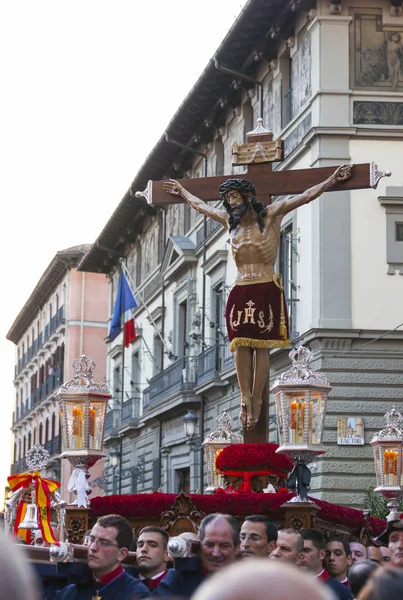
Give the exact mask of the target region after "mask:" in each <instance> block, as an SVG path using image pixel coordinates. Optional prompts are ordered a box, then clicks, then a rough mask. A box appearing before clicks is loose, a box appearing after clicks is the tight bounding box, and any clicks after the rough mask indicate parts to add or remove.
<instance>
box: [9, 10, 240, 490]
mask: <svg viewBox="0 0 403 600" xmlns="http://www.w3.org/2000/svg"><path fill="white" fill-rule="evenodd" d="M245 4H246V0H203V2H200V3H194V2H189V0H170V1H169V0H153V1H152V2H142V1H140V0H0V55H1V57H2V59H1V61H0V86H1V96H0V194H1V206H2V219H1V235H0V243H1V257H2V266H3V268H2V278H3V285H2V294H1V311H0V349H1V355H0V356H1V362H0V365H1V382H2V398H1V401H2V412H1V416H2V418H1V420H0V452H1V460H0V486H1V488H2V486H3V483H4V484H5V483H6V476H7V475H8V473H9V463H10V456H11V450H10V449H11V435H10V434H9V427H10V424H11V419H12V410H13V384H12V381H13V373H14V349H15V347H14V344H12V343H11V342H8V341H6V340H5V335H6V333H7V331H8V330H9V328H10V326H11V325H12V323H13V321H14V319H15V317H16V316H17V314H18V312H19V310H20V309H21V308H22V306H23V305H24V303H25V302H26V300H27V299H28V297H29V295H30V294H31V292H32V291H33V289H34V287H35V286H36V284H37V282H38V280H39V278H40V277H41V275H42V273H43V272H44V270H45V269H46V267H47V266H48V264H49V263H50V261H51V260H52V258H53V257H54V255H55V253H56V252H57V251H58V250H62V249H64V248H68V247H70V246H74V245H76V244H83V243H91V242H93V241H94V239H95V238H96V237H97V236H98V234H99V233H100V232H101V230H102V228H103V227H104V225H105V224H106V222H107V221H108V219H109V217H110V216H111V214H112V212H113V211H114V209H115V208H116V206H117V204H118V203H119V202H120V200H121V199H122V197H123V195H124V194H125V192H126V190H127V188H128V187H129V185H130V183H131V181H132V180H133V178H134V176H135V175H136V172H137V170H138V168H139V167H140V166H141V164H142V163H143V162H144V160H145V158H146V157H147V155H148V153H149V152H150V151H151V149H152V148H153V146H154V145H155V143H156V142H157V140H158V139H159V137H160V135H161V134H162V133H163V131H164V128H165V127H166V125H167V124H168V122H169V120H170V119H171V118H172V116H173V114H174V113H175V111H176V110H177V108H178V107H179V105H180V103H181V102H182V100H183V99H184V98H185V96H186V95H187V93H188V92H189V91H190V89H191V87H192V86H193V84H194V83H195V82H196V80H197V79H198V77H199V76H200V74H201V72H202V71H203V69H204V67H205V66H206V64H207V62H208V60H209V59H210V58H211V57H212V55H213V54H214V52H215V50H216V49H217V48H218V46H219V44H220V42H221V41H222V39H223V38H224V36H225V35H226V33H227V31H228V29H229V28H230V27H231V25H232V24H233V22H234V20H235V18H236V17H237V15H238V14H239V12H240V10H241V9H242V7H243V6H244V5H245ZM1 488H0V491H1Z"/></svg>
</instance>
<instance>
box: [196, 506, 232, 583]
mask: <svg viewBox="0 0 403 600" xmlns="http://www.w3.org/2000/svg"><path fill="white" fill-rule="evenodd" d="M199 536H200V543H201V559H202V563H203V567H204V568H205V570H206V572H207V573H215V571H218V570H219V569H221V568H222V567H226V566H227V565H229V564H231V563H233V562H234V561H235V558H236V555H237V553H238V551H239V525H238V522H237V521H236V519H234V517H232V516H231V515H223V514H220V513H212V514H211V515H207V517H204V519H203V520H202V522H201V524H200V532H199Z"/></svg>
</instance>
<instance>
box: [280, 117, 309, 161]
mask: <svg viewBox="0 0 403 600" xmlns="http://www.w3.org/2000/svg"><path fill="white" fill-rule="evenodd" d="M311 129H312V115H311V113H309V114H307V116H306V117H305V118H304V119H303V120H302V121H301V123H299V124H298V125H297V127H295V128H294V129H293V130H292V132H291V133H290V135H289V136H287V137H286V138H285V140H284V156H285V157H287V156H288V155H289V154H291V152H292V151H293V150H295V148H296V147H297V146H299V144H300V143H301V142H302V140H303V139H304V137H305V136H306V135H307V133H309V131H310V130H311Z"/></svg>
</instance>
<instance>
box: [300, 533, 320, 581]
mask: <svg viewBox="0 0 403 600" xmlns="http://www.w3.org/2000/svg"><path fill="white" fill-rule="evenodd" d="M301 537H302V540H303V543H304V548H303V551H302V556H301V558H300V559H299V561H298V566H299V567H301V568H303V569H307V570H308V571H310V572H311V573H314V574H315V575H319V573H321V572H322V570H323V561H324V559H325V556H326V541H325V538H324V537H323V535H322V534H321V533H319V531H317V530H316V529H302V530H301Z"/></svg>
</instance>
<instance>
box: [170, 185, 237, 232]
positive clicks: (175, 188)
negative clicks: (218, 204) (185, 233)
mask: <svg viewBox="0 0 403 600" xmlns="http://www.w3.org/2000/svg"><path fill="white" fill-rule="evenodd" d="M164 191H165V192H167V194H172V195H173V196H181V197H182V198H183V199H184V200H185V201H186V202H187V203H188V204H189V206H191V207H192V208H194V209H195V210H197V212H199V213H200V214H202V215H206V217H210V219H214V221H218V222H219V223H221V225H223V227H225V228H227V225H228V214H227V212H226V211H225V210H218V209H217V208H214V207H213V206H210V205H209V204H207V203H206V202H204V201H203V200H200V198H198V197H197V196H193V194H191V193H190V192H188V191H187V190H186V189H185V188H184V187H183V185H181V184H180V183H178V182H177V181H175V179H169V180H168V181H165V182H164Z"/></svg>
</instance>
